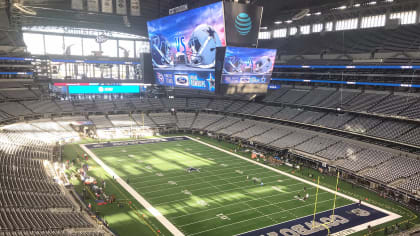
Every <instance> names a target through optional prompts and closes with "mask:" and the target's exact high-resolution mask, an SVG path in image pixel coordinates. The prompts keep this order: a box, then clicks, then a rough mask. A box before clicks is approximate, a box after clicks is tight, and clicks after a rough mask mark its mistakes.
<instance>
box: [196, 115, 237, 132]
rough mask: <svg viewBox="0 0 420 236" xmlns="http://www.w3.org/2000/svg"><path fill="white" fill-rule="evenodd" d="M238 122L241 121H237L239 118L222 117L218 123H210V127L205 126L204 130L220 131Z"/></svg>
mask: <svg viewBox="0 0 420 236" xmlns="http://www.w3.org/2000/svg"><path fill="white" fill-rule="evenodd" d="M197 119H198V118H197ZM239 121H241V119H239V118H234V117H224V118H223V119H222V120H219V121H217V122H215V123H212V124H211V125H209V126H207V128H206V130H208V131H212V132H215V131H219V130H220V129H223V128H226V127H229V126H231V125H233V124H234V123H237V122H239Z"/></svg>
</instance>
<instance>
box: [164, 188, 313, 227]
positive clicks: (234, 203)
mask: <svg viewBox="0 0 420 236" xmlns="http://www.w3.org/2000/svg"><path fill="white" fill-rule="evenodd" d="M309 189H315V187H309V188H308V190H309ZM300 191H301V190H296V191H292V192H286V193H283V194H279V193H276V194H273V195H269V196H266V197H262V198H259V199H267V198H272V197H278V196H284V195H288V194H294V193H297V192H300ZM260 192H262V191H260ZM256 193H259V192H256ZM259 199H249V200H245V201H244V202H251V201H256V200H259ZM240 203H241V202H233V203H230V204H225V205H223V206H222V207H226V206H233V205H237V204H240ZM183 208H186V207H181V208H177V209H183ZM218 208H221V207H214V208H209V209H206V210H202V211H196V212H194V213H190V214H183V215H180V216H175V217H168V218H170V219H178V218H181V217H186V216H191V215H195V214H201V213H203V212H206V211H212V210H215V209H218Z"/></svg>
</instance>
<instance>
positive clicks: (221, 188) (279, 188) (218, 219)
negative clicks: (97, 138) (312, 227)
mask: <svg viewBox="0 0 420 236" xmlns="http://www.w3.org/2000/svg"><path fill="white" fill-rule="evenodd" d="M93 152H94V153H95V154H96V155H97V156H98V157H99V158H101V159H102V160H103V161H104V162H105V163H106V164H107V165H108V166H110V167H111V168H112V169H113V170H114V171H115V172H116V173H117V174H118V175H119V176H120V177H122V178H123V179H127V178H128V179H129V184H130V185H131V186H132V187H133V188H134V189H135V190H136V191H137V192H138V193H139V194H141V195H142V196H143V197H144V198H145V199H146V200H147V201H149V202H150V203H151V204H152V205H153V206H154V207H156V208H157V209H158V210H159V211H160V212H161V213H162V214H163V215H165V217H167V218H168V219H169V220H170V221H171V222H172V223H173V224H174V225H175V226H177V227H178V229H180V230H181V231H182V232H184V233H185V234H188V235H233V234H239V233H243V232H247V231H250V230H254V229H258V228H262V227H265V226H269V225H273V224H278V223H281V222H284V221H288V220H292V219H295V218H298V217H302V216H307V215H310V214H312V213H313V210H314V202H315V197H314V196H315V188H314V187H313V186H311V185H307V184H304V183H302V182H299V181H297V180H294V179H291V178H288V177H286V176H284V175H281V174H278V173H275V172H273V171H270V170H267V169H265V168H263V167H260V166H257V165H254V164H252V163H249V162H246V161H244V160H241V159H239V158H237V157H234V156H232V155H229V154H226V153H224V152H221V151H218V150H216V149H213V148H210V147H208V146H205V145H203V144H200V143H197V142H195V141H176V142H165V143H154V144H142V145H132V146H122V147H112V148H101V149H93ZM129 155H130V156H132V157H129ZM187 167H196V168H201V172H199V173H187V172H186V171H185V169H186V168H187ZM240 171H242V172H243V173H240ZM247 175H248V176H249V177H250V179H251V178H253V177H256V178H260V179H261V180H262V181H263V183H264V186H260V185H259V183H258V184H254V183H253V181H252V180H247V178H246V176H247ZM171 181H173V182H176V184H174V183H173V182H171ZM273 187H275V188H273ZM304 187H306V188H307V190H308V192H309V193H310V198H309V199H308V200H307V201H306V202H302V201H300V200H296V199H295V198H294V196H295V195H297V194H298V193H302V190H303V188H304ZM186 190H187V191H189V192H191V194H192V195H188V194H186ZM333 199H334V195H333V194H331V193H328V192H325V191H322V190H320V191H319V198H318V206H317V207H318V208H317V211H318V212H321V211H325V210H328V209H331V208H332V206H333ZM350 203H351V202H350V201H349V200H347V199H344V198H341V197H337V203H336V205H337V207H339V206H343V205H347V204H350ZM206 204H207V205H206ZM224 216H226V217H228V219H223V218H225V217H224Z"/></svg>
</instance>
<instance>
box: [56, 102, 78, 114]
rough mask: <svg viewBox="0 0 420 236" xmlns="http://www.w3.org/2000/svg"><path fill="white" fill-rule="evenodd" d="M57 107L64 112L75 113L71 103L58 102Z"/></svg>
mask: <svg viewBox="0 0 420 236" xmlns="http://www.w3.org/2000/svg"><path fill="white" fill-rule="evenodd" d="M55 103H56V104H57V106H58V107H59V108H60V110H61V111H62V112H73V111H75V109H74V106H73V104H72V103H71V102H70V101H64V100H63V101H56V102H55Z"/></svg>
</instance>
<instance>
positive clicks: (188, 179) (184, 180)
mask: <svg viewBox="0 0 420 236" xmlns="http://www.w3.org/2000/svg"><path fill="white" fill-rule="evenodd" d="M252 170H258V169H252ZM227 174H232V173H230V172H226V173H222V174H216V175H205V177H218V176H224V175H227ZM249 175H257V174H253V173H251V174H249ZM187 176H188V174H184V175H183V177H187ZM274 176H279V177H281V175H279V174H277V173H276V175H273V176H262V177H264V178H267V177H274ZM179 177H181V176H179ZM190 177H191V176H190ZM190 177H189V178H182V179H181V180H178V181H176V182H177V183H181V182H186V181H191V180H192V179H191V178H190ZM234 178H245V176H236V177H232V178H229V179H234ZM168 179H170V180H172V181H175V180H173V178H168ZM287 179H290V178H287ZM284 180H286V179H284ZM161 181H166V179H162V180H161ZM140 183H145V182H141V181H138V182H133V184H132V185H134V186H138V185H137V184H140ZM165 184H166V183H161V184H155V185H153V187H156V186H160V185H165ZM196 184H199V183H196ZM194 185H195V184H194ZM187 186H188V185H187ZM147 187H150V186H138V188H140V189H141V188H147ZM158 191H161V190H158Z"/></svg>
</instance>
